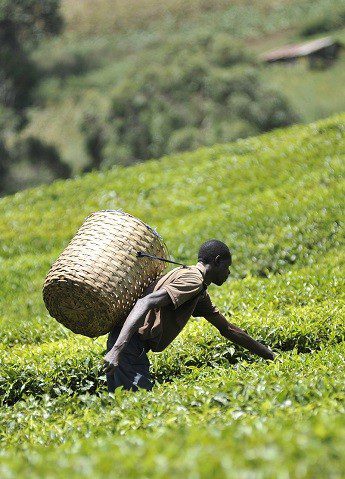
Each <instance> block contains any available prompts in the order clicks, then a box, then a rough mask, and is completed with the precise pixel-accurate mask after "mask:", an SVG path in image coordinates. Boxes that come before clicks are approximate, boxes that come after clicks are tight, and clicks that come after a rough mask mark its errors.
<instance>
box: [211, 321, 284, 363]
mask: <svg viewBox="0 0 345 479" xmlns="http://www.w3.org/2000/svg"><path fill="white" fill-rule="evenodd" d="M205 319H207V321H209V322H210V323H211V324H213V326H215V327H216V328H217V329H218V330H219V332H220V334H221V335H222V336H224V337H225V338H227V339H230V340H231V341H233V342H234V343H236V344H239V345H240V346H243V347H244V348H246V349H248V350H249V351H250V352H251V353H254V354H257V355H258V356H261V357H262V358H264V359H274V358H275V356H276V354H275V353H274V352H273V351H271V350H270V349H268V348H266V346H264V345H263V344H261V343H259V341H256V340H255V339H253V338H252V337H251V336H249V334H247V333H246V332H245V331H243V330H242V329H241V328H239V327H238V326H235V325H234V324H231V323H229V321H228V320H227V319H226V318H225V317H224V316H223V315H222V314H221V313H214V314H212V315H210V316H207V317H205Z"/></svg>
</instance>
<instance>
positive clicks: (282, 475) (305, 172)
mask: <svg viewBox="0 0 345 479" xmlns="http://www.w3.org/2000/svg"><path fill="white" fill-rule="evenodd" d="M344 138H345V114H340V115H337V116H333V117H330V118H327V119H324V120H321V121H318V122H316V123H312V124H309V125H295V126H293V127H291V128H286V129H279V130H275V131H273V132H270V133H267V134H264V135H261V136H257V137H251V138H247V139H243V140H238V141H236V142H233V143H227V144H218V145H214V146H213V147H211V148H202V149H198V150H196V151H193V152H187V153H183V154H178V155H173V156H166V157H163V158H161V159H160V160H150V161H147V162H145V163H140V164H137V165H135V166H131V167H128V168H125V167H113V168H111V169H109V170H105V171H99V172H96V171H94V172H91V173H88V174H85V175H82V176H78V177H75V178H74V179H69V180H66V181H63V180H59V181H55V182H54V183H52V184H50V185H46V186H39V187H36V188H32V189H28V190H23V191H21V192H19V193H16V194H15V195H12V196H5V197H3V198H1V199H0V291H1V294H0V351H1V355H0V401H1V406H0V446H1V447H0V478H1V479H14V478H15V479H17V478H30V479H41V478H45V479H46V478H54V479H55V478H59V479H60V478H61V479H63V478H66V477H68V478H78V479H79V478H92V479H101V478H115V477H116V478H123V479H125V478H126V479H131V478H136V479H138V478H145V479H146V478H147V479H149V478H150V479H151V478H154V479H158V478H159V479H161V478H186V479H222V478H227V479H232V478H234V479H295V478H297V479H315V478H325V479H329V478H331V479H341V478H343V477H345V414H344V413H345V390H344V366H345V346H344V332H345V328H344V291H345V288H344V277H345V275H344V260H345V248H344V243H345V242H344V232H343V229H342V228H343V219H344V218H343V217H344V207H345V202H344V191H345V181H344V170H345V167H344V160H345V141H344ZM105 209H122V210H124V211H126V212H128V213H130V214H132V215H134V216H137V217H139V218H140V219H142V220H143V221H145V222H146V223H148V224H149V225H150V226H152V227H154V228H156V229H157V231H158V232H159V233H160V234H161V236H162V237H163V238H164V241H165V243H166V244H167V247H168V250H169V252H170V256H171V258H172V259H175V260H176V261H180V262H187V263H188V264H195V263H196V261H197V250H198V247H199V245H200V244H201V243H202V242H204V241H206V240H207V239H210V238H217V239H220V240H221V241H224V242H226V243H227V244H228V246H229V247H230V249H231V251H232V254H233V266H232V268H231V271H232V275H231V277H230V278H229V280H228V281H227V282H226V283H225V284H224V285H223V286H222V287H216V286H210V288H209V292H210V295H211V297H212V299H213V302H214V303H215V304H216V305H217V306H218V307H219V309H220V310H221V311H222V312H223V314H224V315H225V316H226V317H227V318H228V319H229V320H230V321H231V322H233V323H235V324H237V325H238V326H240V327H242V328H243V329H245V330H246V331H247V332H248V333H249V334H250V335H251V336H253V337H254V338H255V339H257V340H259V341H260V342H262V343H264V344H265V345H267V346H269V347H270V348H271V349H273V351H275V352H276V353H277V354H278V356H277V358H276V359H275V361H273V362H271V361H269V362H267V361H265V360H263V359H261V358H259V357H258V356H254V355H252V354H250V353H249V352H248V351H247V350H245V349H243V348H241V347H239V346H237V345H235V344H233V343H231V342H230V341H227V340H226V339H225V338H223V337H222V336H220V334H219V332H218V331H217V330H216V329H215V328H214V327H212V326H211V325H210V324H209V323H208V322H207V321H206V320H205V319H203V318H192V319H191V320H190V322H189V323H188V324H187V326H186V328H185V329H184V330H183V332H182V333H181V334H180V335H179V336H178V338H177V339H176V340H175V341H174V342H173V343H172V344H171V345H170V346H169V347H168V348H167V349H166V350H165V351H164V352H163V353H152V352H150V353H149V358H150V361H151V363H152V374H153V377H154V380H155V386H154V388H153V390H152V391H150V392H147V391H139V392H137V393H132V392H128V391H124V390H120V389H117V390H116V391H115V393H112V394H110V393H108V392H107V388H106V381H105V376H102V374H101V373H100V370H101V366H102V364H103V357H104V353H105V346H106V336H102V337H99V338H96V339H90V338H86V337H83V336H80V335H76V334H74V333H72V332H71V331H69V330H67V329H66V328H65V327H63V326H62V325H60V324H59V323H58V322H57V321H56V320H55V319H53V318H51V317H50V316H49V314H48V312H47V310H46V309H45V305H44V303H43V299H42V286H43V282H44V278H45V276H46V274H47V272H48V270H49V268H50V266H51V264H52V263H53V262H54V261H55V260H56V258H57V257H58V256H59V254H60V253H61V251H62V250H63V249H64V248H65V247H66V246H67V244H68V243H69V241H70V240H71V238H72V237H73V236H74V234H75V233H76V231H77V229H78V228H79V226H80V225H81V224H82V222H83V221H84V219H85V218H86V217H87V216H88V215H89V214H90V213H91V212H93V211H98V210H105Z"/></svg>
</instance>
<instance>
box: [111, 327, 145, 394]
mask: <svg viewBox="0 0 345 479" xmlns="http://www.w3.org/2000/svg"><path fill="white" fill-rule="evenodd" d="M120 332H121V326H120V327H117V326H115V328H114V329H113V330H112V331H110V333H109V335H108V340H107V352H108V351H110V349H111V348H112V347H113V346H114V344H115V343H116V340H117V338H118V336H119V334H120ZM146 352H147V348H146V346H145V343H144V342H143V341H142V340H141V339H140V336H139V334H138V333H134V334H133V336H132V337H131V339H130V341H129V343H128V344H127V345H126V346H125V347H124V348H123V350H122V351H121V353H120V359H119V364H118V366H116V369H115V372H114V373H112V374H109V373H108V374H107V384H108V391H109V392H114V390H115V389H116V388H118V387H120V386H123V388H124V389H128V390H131V391H137V390H138V388H144V389H147V390H151V389H152V387H153V384H152V382H151V376H150V370H149V369H150V362H149V359H148V357H147V354H146Z"/></svg>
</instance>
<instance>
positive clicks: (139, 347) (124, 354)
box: [104, 239, 275, 392]
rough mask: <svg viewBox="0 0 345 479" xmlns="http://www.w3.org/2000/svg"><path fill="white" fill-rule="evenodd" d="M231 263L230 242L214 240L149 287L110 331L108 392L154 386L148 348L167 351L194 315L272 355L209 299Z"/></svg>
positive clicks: (257, 351)
mask: <svg viewBox="0 0 345 479" xmlns="http://www.w3.org/2000/svg"><path fill="white" fill-rule="evenodd" d="M230 265H231V253H230V250H229V248H228V247H227V245H226V244H224V243H222V242H221V241H218V240H215V239H212V240H209V241H206V242H205V243H204V244H202V245H201V247H200V249H199V253H198V262H197V264H196V265H195V266H188V267H183V266H181V267H178V268H174V269H173V270H172V271H170V272H168V273H167V274H165V275H164V276H162V277H161V278H159V279H157V280H156V281H154V282H153V283H152V284H151V285H150V286H149V287H148V288H147V290H146V291H145V293H144V296H143V297H142V298H140V299H139V300H138V301H137V302H136V304H135V305H134V307H133V309H132V311H131V312H130V314H129V316H128V317H127V319H126V321H125V322H124V323H123V325H120V326H116V327H115V328H114V329H113V330H112V331H111V332H110V333H109V336H108V341H107V351H108V352H107V354H106V356H105V363H104V372H105V373H106V375H107V384H108V391H110V392H113V391H114V390H115V388H117V387H119V386H123V388H124V389H129V390H134V391H136V390H138V388H145V389H147V390H150V389H152V382H151V379H150V372H149V367H150V363H149V360H148V358H147V355H146V353H147V351H149V350H152V351H155V352H159V351H163V350H164V349H165V348H166V347H167V346H168V345H169V344H170V343H171V342H172V341H173V339H175V338H176V336H177V335H178V334H179V333H180V332H181V331H182V329H183V328H184V326H185V325H186V324H187V322H188V319H189V318H190V317H191V316H194V317H199V316H201V317H204V318H205V319H207V321H209V322H210V323H211V324H213V326H215V327H216V328H217V329H218V330H219V332H220V333H221V334H222V335H223V336H224V337H225V338H227V339H230V340H232V341H234V342H235V343H237V344H239V345H241V346H243V347H245V348H247V349H248V350H249V351H251V352H252V353H255V354H258V355H259V356H261V357H263V358H265V359H274V357H275V354H274V353H273V352H272V351H271V350H270V349H268V348H266V347H265V346H264V345H263V344H261V343H259V342H258V341H255V340H254V339H253V338H251V337H250V336H249V335H248V334H247V333H246V332H245V331H243V330H242V329H240V328H238V327H237V326H235V325H233V324H231V323H229V322H228V321H227V320H226V318H225V317H224V316H223V315H222V314H221V313H220V312H219V310H218V309H217V308H216V307H215V306H214V305H213V304H212V302H211V299H210V296H209V294H208V292H207V286H209V285H210V284H211V283H214V284H216V285H217V286H221V285H222V284H223V283H224V282H225V281H226V280H227V278H228V276H229V275H230V269H229V268H230Z"/></svg>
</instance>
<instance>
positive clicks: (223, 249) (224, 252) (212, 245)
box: [198, 239, 231, 264]
mask: <svg viewBox="0 0 345 479" xmlns="http://www.w3.org/2000/svg"><path fill="white" fill-rule="evenodd" d="M218 255H219V256H220V258H221V259H229V258H230V260H231V251H230V250H229V248H228V247H227V245H226V244H225V243H223V242H222V241H219V240H216V239H210V240H208V241H205V243H203V244H202V245H201V246H200V248H199V253H198V261H201V262H203V263H205V264H210V263H212V261H214V259H215V258H216V256H218Z"/></svg>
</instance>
